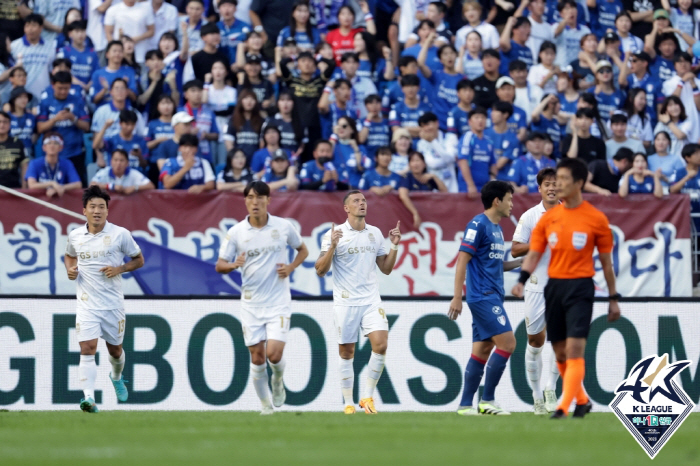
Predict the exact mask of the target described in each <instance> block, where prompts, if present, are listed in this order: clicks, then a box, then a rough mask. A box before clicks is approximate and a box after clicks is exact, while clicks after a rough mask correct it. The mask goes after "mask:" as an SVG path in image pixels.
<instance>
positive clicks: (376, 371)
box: [362, 351, 386, 398]
mask: <svg viewBox="0 0 700 466" xmlns="http://www.w3.org/2000/svg"><path fill="white" fill-rule="evenodd" d="M385 359H386V355H384V354H377V353H375V352H374V351H372V356H370V358H369V362H368V363H367V384H366V385H365V396H363V397H362V398H372V395H373V394H374V388H375V387H376V386H377V382H379V377H381V376H382V371H383V370H384V360H385Z"/></svg>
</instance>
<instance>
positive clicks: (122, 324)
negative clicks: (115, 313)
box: [118, 319, 126, 333]
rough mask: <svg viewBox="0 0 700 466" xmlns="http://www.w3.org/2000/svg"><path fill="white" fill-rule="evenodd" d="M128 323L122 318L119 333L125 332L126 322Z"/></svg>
mask: <svg viewBox="0 0 700 466" xmlns="http://www.w3.org/2000/svg"><path fill="white" fill-rule="evenodd" d="M125 323H126V320H125V319H122V320H120V321H119V332H118V333H124V324H125Z"/></svg>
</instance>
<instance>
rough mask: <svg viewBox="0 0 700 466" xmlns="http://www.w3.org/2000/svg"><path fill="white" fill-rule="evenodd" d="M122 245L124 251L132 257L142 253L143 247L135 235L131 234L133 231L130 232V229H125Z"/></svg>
mask: <svg viewBox="0 0 700 466" xmlns="http://www.w3.org/2000/svg"><path fill="white" fill-rule="evenodd" d="M120 246H121V250H122V252H123V253H124V254H125V255H127V256H129V257H131V258H134V257H136V256H138V255H139V254H141V248H140V247H139V245H138V244H137V243H136V241H135V240H134V237H133V236H131V233H129V232H128V231H124V234H123V235H122V241H121V245H120Z"/></svg>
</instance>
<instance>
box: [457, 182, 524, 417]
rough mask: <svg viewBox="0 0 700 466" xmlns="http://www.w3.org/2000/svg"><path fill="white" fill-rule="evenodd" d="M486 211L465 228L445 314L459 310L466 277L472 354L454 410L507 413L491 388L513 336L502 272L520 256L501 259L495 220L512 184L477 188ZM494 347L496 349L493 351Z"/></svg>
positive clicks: (508, 206)
mask: <svg viewBox="0 0 700 466" xmlns="http://www.w3.org/2000/svg"><path fill="white" fill-rule="evenodd" d="M481 201H482V202H483V204H484V209H485V210H484V213H483V214H479V215H477V216H476V217H474V218H473V219H472V220H471V221H470V222H469V224H467V228H466V230H465V231H464V237H463V238H462V243H461V245H460V247H459V256H458V257H457V265H456V266H455V281H454V297H453V298H452V302H451V303H450V310H449V312H448V314H447V315H448V316H449V318H450V319H452V320H455V319H457V317H459V315H460V314H461V313H462V287H463V286H464V280H465V275H466V279H467V306H469V311H470V312H471V314H472V341H473V343H472V354H471V357H470V358H469V362H468V363H467V368H466V370H465V372H464V391H463V392H462V400H461V401H460V403H459V408H458V409H457V414H459V415H462V416H469V415H478V414H495V415H502V414H510V413H509V412H508V411H506V410H504V409H503V408H501V407H500V406H499V404H498V403H497V402H496V401H495V391H496V386H497V385H498V382H499V381H500V380H501V376H502V375H503V371H504V370H505V368H506V364H507V363H508V358H509V357H510V355H511V354H512V353H513V351H515V335H514V334H513V328H512V327H511V325H510V320H509V319H508V315H507V314H506V311H505V309H504V307H503V301H504V297H505V290H504V289H503V272H507V271H509V270H512V269H515V268H517V267H519V266H520V264H522V259H516V260H513V261H504V260H503V259H504V258H505V255H506V247H505V243H504V240H503V231H502V230H501V227H500V226H499V225H498V223H499V222H500V221H501V220H502V219H503V218H508V217H509V216H510V212H511V210H513V187H512V186H511V185H510V184H508V183H507V182H505V181H490V182H488V183H487V184H486V186H484V188H483V189H482V190H481ZM494 347H495V348H496V350H495V351H494V352H493V354H491V352H492V351H493V349H494ZM484 369H486V377H485V381H484V392H483V395H482V397H481V400H480V401H479V404H478V406H477V407H474V394H475V393H476V391H477V390H478V389H479V385H480V384H481V378H482V376H483V375H484Z"/></svg>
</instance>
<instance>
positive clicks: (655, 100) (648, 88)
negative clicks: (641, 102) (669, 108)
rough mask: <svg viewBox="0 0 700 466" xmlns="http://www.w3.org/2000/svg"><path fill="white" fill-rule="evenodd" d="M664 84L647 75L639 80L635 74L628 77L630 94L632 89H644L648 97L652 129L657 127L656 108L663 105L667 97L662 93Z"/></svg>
mask: <svg viewBox="0 0 700 466" xmlns="http://www.w3.org/2000/svg"><path fill="white" fill-rule="evenodd" d="M662 86H663V84H662V83H661V81H659V80H658V78H657V77H656V76H652V75H651V74H650V73H647V74H646V75H645V76H644V77H643V78H642V79H639V78H637V76H635V75H634V74H631V75H629V76H627V89H628V91H627V92H629V91H630V90H632V89H636V88H642V89H644V92H646V95H647V113H648V114H649V119H650V120H651V127H652V128H653V127H654V126H656V123H657V121H658V120H657V116H656V106H657V104H662V103H663V102H664V100H666V96H665V95H664V93H663V91H662Z"/></svg>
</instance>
